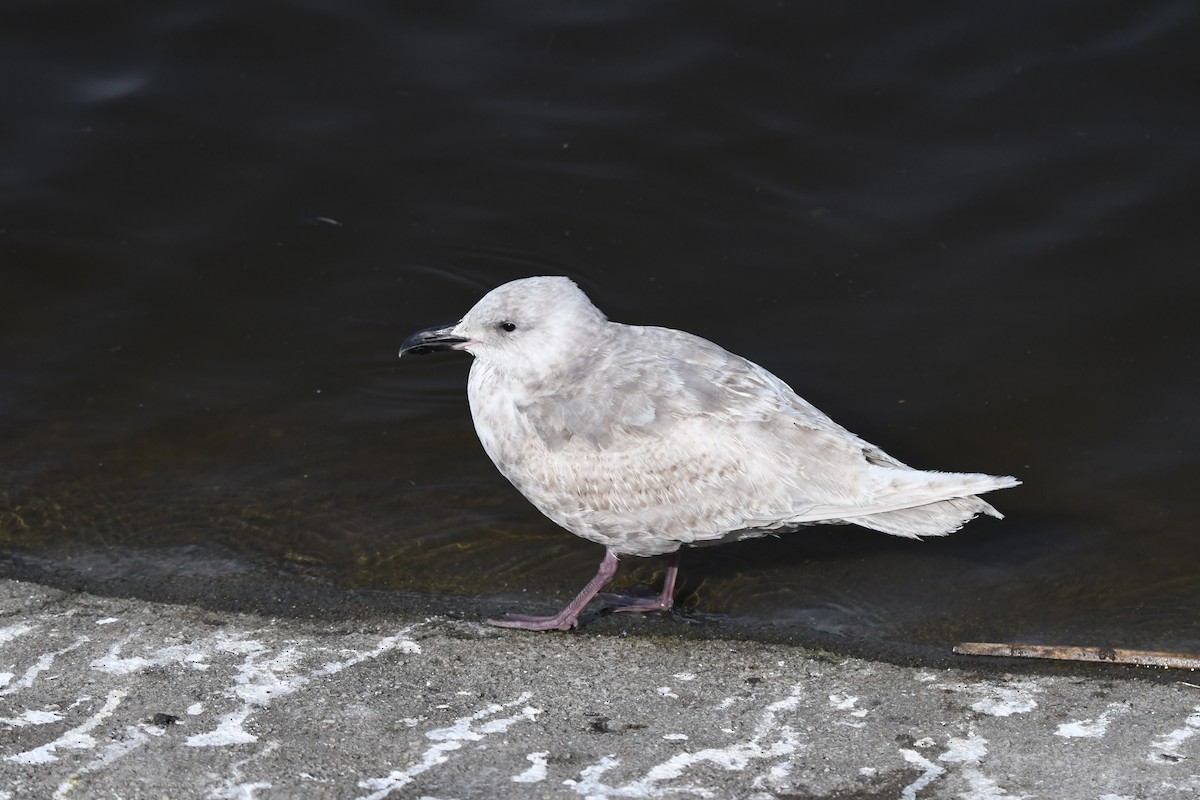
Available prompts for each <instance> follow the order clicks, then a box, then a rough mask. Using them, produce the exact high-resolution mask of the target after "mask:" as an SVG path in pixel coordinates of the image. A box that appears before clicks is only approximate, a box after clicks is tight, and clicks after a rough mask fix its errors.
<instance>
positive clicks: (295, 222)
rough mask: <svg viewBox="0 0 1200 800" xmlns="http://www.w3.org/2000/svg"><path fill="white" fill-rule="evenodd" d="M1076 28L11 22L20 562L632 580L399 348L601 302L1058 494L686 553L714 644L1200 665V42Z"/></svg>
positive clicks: (7, 533) (1152, 32)
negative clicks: (481, 438)
mask: <svg viewBox="0 0 1200 800" xmlns="http://www.w3.org/2000/svg"><path fill="white" fill-rule="evenodd" d="M1077 11H1078V10H1077V9H1076V8H1075V7H1074V6H1068V5H1065V4H1064V5H1061V6H1056V7H1047V6H1045V5H1044V4H1035V5H1030V6H1028V7H1020V8H1014V7H1010V6H1005V7H1004V9H1003V13H1001V11H1000V10H998V9H997V8H995V7H992V6H990V5H987V4H973V3H967V4H961V5H958V6H954V7H953V8H949V9H939V10H934V11H930V12H917V11H913V10H911V9H907V8H904V7H901V6H896V5H893V4H877V7H874V8H870V9H848V8H843V7H841V6H837V5H835V6H831V7H829V8H808V7H801V8H793V7H790V6H779V5H768V6H763V7H761V8H759V7H749V6H747V7H741V6H739V7H737V8H736V9H735V8H734V7H732V6H731V7H729V8H728V9H725V10H720V11H718V12H714V13H716V14H717V16H706V15H705V14H691V13H689V14H688V15H686V16H681V15H679V14H678V12H677V10H674V9H672V7H669V6H665V5H664V6H659V5H657V4H652V3H643V2H636V3H635V2H630V3H617V4H606V5H605V7H604V9H603V10H601V11H597V10H595V9H589V10H587V11H582V10H580V9H577V8H575V7H573V6H570V7H568V6H547V7H536V8H526V9H523V10H521V11H520V12H515V11H514V10H513V9H512V8H511V7H510V6H508V5H507V4H499V3H487V2H478V3H474V4H468V5H466V6H462V5H458V6H456V7H455V10H454V12H453V13H448V12H442V11H438V10H436V9H434V10H427V11H425V12H421V13H417V12H415V11H412V10H410V9H404V8H400V7H397V8H390V7H389V8H366V7H362V8H359V7H338V8H336V9H334V8H317V7H311V8H309V7H306V8H294V9H289V10H287V11H284V12H280V11H278V10H275V11H273V12H272V13H270V14H266V13H260V12H258V11H257V10H255V9H251V8H249V7H243V6H240V5H233V6H229V7H227V8H226V7H219V6H213V5H212V4H209V3H204V4H194V5H189V4H184V5H183V6H180V5H178V4H172V6H171V7H170V8H163V9H161V10H157V11H151V12H147V11H146V9H145V8H143V7H140V6H139V7H134V6H132V5H128V6H122V5H121V4H116V5H115V6H114V5H113V4H107V5H106V6H105V8H104V9H103V10H102V11H101V10H99V9H97V10H96V11H95V12H87V11H86V10H82V9H80V10H78V13H77V14H74V15H72V17H71V19H69V20H68V19H62V18H60V16H59V15H58V13H57V12H56V10H55V9H54V8H52V7H48V6H41V5H38V4H33V5H29V4H26V5H24V6H19V7H13V8H9V9H5V10H4V11H3V12H0V18H2V19H3V23H4V24H2V25H0V45H2V46H3V47H4V48H5V52H6V53H8V56H9V63H10V64H11V65H12V70H13V74H20V75H22V76H23V79H22V80H21V81H15V82H12V85H10V86H8V87H7V88H6V92H7V93H8V104H7V106H6V107H7V108H9V109H10V112H11V113H10V115H9V117H10V125H9V133H10V138H9V140H8V146H7V147H6V148H5V149H4V152H3V154H2V155H0V212H2V214H0V264H3V271H4V278H5V297H6V298H8V300H9V302H8V303H7V304H6V307H5V313H4V314H3V315H0V442H2V445H0V447H2V452H3V460H2V462H0V469H2V472H0V476H2V479H0V571H2V572H3V574H6V575H13V576H26V577H32V578H36V579H39V580H46V581H51V582H56V583H59V584H63V585H84V586H88V587H90V588H93V589H99V590H103V591H110V592H128V593H131V594H142V595H153V596H175V597H181V598H185V599H190V600H195V601H198V602H219V601H221V600H222V592H223V588H222V587H225V586H228V585H233V584H234V583H237V582H239V581H240V582H241V583H238V585H239V586H242V587H243V590H242V591H243V594H240V595H237V601H236V602H237V603H239V604H241V605H244V606H245V607H255V605H254V604H255V601H256V599H258V600H261V601H262V602H263V603H267V602H268V601H269V600H270V599H271V598H273V597H277V596H278V597H284V596H287V597H289V598H293V600H294V602H295V603H297V604H300V605H301V606H302V605H303V603H304V602H305V600H304V598H305V597H313V598H320V599H319V601H318V600H313V601H311V602H312V603H314V605H312V606H311V607H310V608H309V609H308V611H311V613H326V612H328V613H333V612H332V609H331V608H329V606H328V605H327V604H330V603H335V602H336V601H334V600H331V599H330V598H331V597H338V596H351V595H352V594H353V592H352V591H350V590H356V591H360V592H370V593H371V594H370V601H369V602H370V603H374V604H378V605H379V606H380V607H384V606H385V605H386V602H388V598H390V597H393V596H396V597H399V596H401V595H403V596H404V597H408V598H420V597H422V596H424V597H425V598H426V599H425V600H413V602H428V603H429V607H431V608H435V609H436V608H459V609H466V608H467V606H466V605H464V603H465V598H480V599H479V600H478V605H477V606H471V607H470V608H469V609H468V610H466V611H464V613H472V614H485V613H495V612H496V611H500V610H504V609H505V608H509V607H516V606H518V605H519V606H520V607H523V608H524V607H529V606H531V605H535V604H537V603H543V604H544V605H545V607H546V608H547V609H552V608H554V607H556V606H558V605H560V604H561V602H562V601H563V600H565V599H568V598H569V597H570V596H571V595H572V594H573V591H574V589H575V588H577V586H578V584H580V583H581V581H582V580H583V579H586V577H587V576H588V575H590V574H591V573H592V571H593V570H594V568H595V564H596V563H597V561H598V560H599V557H600V552H599V548H596V547H594V546H592V545H589V544H587V543H585V542H580V541H578V540H575V539H574V537H571V536H570V535H569V534H566V533H564V532H561V531H558V530H557V529H556V528H555V527H554V526H553V525H552V524H551V523H549V522H547V521H545V520H543V519H541V518H540V517H539V516H538V515H537V513H536V512H535V511H533V510H532V509H531V508H529V507H528V506H527V505H526V504H525V502H524V501H523V500H522V499H521V498H520V497H519V496H518V495H517V494H516V492H515V491H514V490H512V489H511V487H509V486H507V484H506V483H504V481H503V479H502V478H500V477H499V476H498V475H496V474H495V473H494V471H493V469H492V467H491V465H490V464H489V463H488V461H487V459H486V457H484V455H483V453H482V452H481V450H480V449H479V445H478V443H477V442H476V441H475V437H474V434H473V432H472V430H471V427H470V420H469V417H468V414H467V409H466V403H465V398H464V397H463V392H462V386H463V382H464V376H465V372H466V369H467V365H466V364H465V363H462V362H459V363H449V362H446V363H441V364H423V365H421V368H420V369H409V368H407V367H406V366H405V365H403V364H401V363H399V362H397V361H396V360H395V350H396V348H397V347H398V345H399V342H400V340H401V339H402V338H403V336H404V335H405V334H406V333H407V332H408V331H410V330H412V329H415V328H417V327H422V326H424V325H428V324H433V323H438V322H443V321H449V319H450V317H449V316H448V315H453V314H457V313H460V312H461V310H462V309H464V308H467V307H469V306H470V305H471V303H473V302H474V300H476V299H477V298H478V297H479V296H480V295H481V294H482V293H483V291H485V290H486V289H487V288H489V287H491V286H494V285H496V284H498V283H501V282H503V281H504V280H507V279H510V278H515V277H520V276H523V275H530V274H567V275H570V276H572V277H574V278H576V279H577V280H578V281H579V282H580V284H581V285H582V286H583V288H584V289H585V290H586V291H587V292H588V293H589V294H590V295H591V296H592V298H593V299H594V300H595V302H596V304H597V305H598V306H600V307H601V308H604V309H605V310H606V311H607V312H608V313H609V314H610V315H611V316H612V318H613V319H617V320H620V321H623V322H632V323H641V324H662V325H667V326H670V327H676V328H681V329H684V330H690V331H694V332H696V333H698V334H700V335H703V336H705V337H706V338H709V339H712V340H714V341H719V342H721V343H722V344H723V345H724V346H726V347H728V348H729V349H731V350H732V351H734V352H736V353H739V354H741V355H745V356H747V357H749V358H751V359H752V360H754V361H756V362H758V363H761V364H763V366H765V367H766V368H768V369H770V370H771V371H772V372H774V373H775V374H777V375H779V376H780V377H781V378H783V379H784V380H786V381H788V382H789V383H791V384H792V385H793V386H794V387H795V388H796V389H797V391H798V392H799V393H800V394H801V395H802V396H804V397H805V398H807V399H809V400H810V401H812V402H813V403H814V404H816V405H817V406H818V407H820V408H822V409H825V410H827V411H828V412H830V413H831V415H832V416H834V417H835V418H836V419H838V421H839V422H841V423H843V424H845V425H846V426H847V427H848V428H849V429H851V430H853V431H855V432H857V433H859V434H860V435H862V436H863V437H864V438H866V439H868V440H870V441H874V442H878V443H879V444H880V445H881V446H882V447H883V448H884V449H886V450H889V451H891V452H899V453H903V454H904V455H905V460H906V461H909V462H910V463H912V464H913V465H914V466H917V467H928V466H938V467H945V468H948V469H970V470H981V471H987V472H994V473H1000V474H1008V473H1011V474H1016V475H1019V476H1020V477H1021V478H1022V479H1023V480H1024V481H1025V486H1023V487H1021V488H1019V489H1015V490H1012V491H1010V492H1005V493H1004V494H1003V495H1002V496H998V497H997V500H996V502H997V504H998V507H999V508H1000V509H1001V511H1003V512H1004V513H1005V514H1006V515H1008V519H1007V520H1006V521H1005V522H1003V523H993V522H992V521H990V520H980V521H977V522H975V523H973V524H972V525H971V526H970V527H969V528H967V529H965V530H964V531H962V532H960V533H959V534H956V535H955V536H953V537H950V538H949V539H946V540H937V541H927V542H923V543H913V542H894V541H890V540H887V539H886V538H885V537H881V536H878V535H873V534H870V533H867V532H861V533H860V532H856V531H853V530H852V529H848V528H836V529H814V530H810V531H804V532H802V533H799V534H794V535H790V536H786V537H783V538H780V539H766V540H762V541H755V542H746V543H742V544H737V545H730V546H725V547H722V548H719V549H704V550H696V551H689V552H687V553H686V554H685V558H684V561H683V567H682V580H683V585H682V587H681V591H682V592H683V593H684V594H683V597H684V601H683V602H684V604H685V605H686V606H688V607H690V608H693V609H695V614H696V615H697V618H700V619H703V620H705V621H709V620H711V621H712V626H713V627H716V628H719V629H721V630H737V631H746V632H753V631H762V632H764V633H771V632H774V633H778V632H781V631H782V632H783V633H784V634H787V635H793V634H794V635H796V636H801V637H802V636H805V635H809V634H810V633H812V632H816V633H817V634H822V633H823V634H828V635H830V636H832V637H834V638H837V637H840V638H842V639H844V640H846V641H847V642H851V641H885V642H892V643H898V644H904V645H914V644H915V645H930V646H934V647H941V646H943V645H945V644H946V643H948V642H951V641H953V640H955V639H957V638H976V639H979V638H982V639H1006V638H1011V639H1023V640H1029V641H1046V642H1050V641H1063V640H1070V641H1072V642H1074V643H1082V644H1093V643H1102V644H1113V645H1117V644H1125V645H1130V646H1145V647H1160V648H1171V647H1178V648H1181V649H1188V648H1190V649H1193V650H1195V649H1197V648H1200V633H1198V632H1197V628H1196V625H1195V621H1194V611H1193V609H1194V608H1195V606H1196V601H1197V599H1198V595H1200V577H1198V576H1197V567H1196V565H1197V564H1200V538H1198V537H1196V536H1194V535H1193V534H1192V530H1193V528H1194V524H1193V522H1192V521H1193V520H1194V519H1195V517H1196V512H1197V511H1198V510H1200V509H1198V508H1197V505H1198V501H1197V499H1196V497H1197V496H1196V493H1195V491H1194V487H1195V483H1196V476H1197V474H1198V470H1197V458H1196V453H1197V452H1200V449H1198V447H1197V445H1198V444H1200V441H1198V437H1197V432H1198V428H1200V425H1198V420H1197V416H1196V414H1195V409H1194V406H1195V397H1196V391H1197V385H1196V380H1197V377H1196V376H1197V375H1198V374H1200V371H1198V370H1196V368H1195V358H1196V347H1195V344H1196V342H1197V328H1196V321H1195V313H1194V309H1195V306H1196V303H1197V299H1198V298H1200V291H1198V289H1200V286H1198V284H1200V278H1198V277H1197V273H1196V271H1195V270H1194V269H1193V266H1194V264H1193V263H1192V262H1193V261H1194V258H1193V254H1194V253H1195V252H1197V251H1198V250H1200V247H1198V246H1197V245H1200V242H1197V241H1196V239H1197V234H1196V233H1195V226H1194V225H1192V224H1191V222H1190V220H1191V217H1192V216H1193V215H1192V213H1191V212H1192V210H1193V208H1194V202H1193V199H1192V193H1193V187H1194V186H1195V184H1196V180H1197V177H1198V175H1197V172H1198V166H1200V144H1198V142H1200V137H1197V136H1196V130H1195V119H1194V114H1193V111H1192V109H1193V106H1194V103H1193V102H1192V101H1191V97H1192V94H1193V87H1192V86H1191V83H1190V82H1189V76H1191V75H1192V74H1194V73H1195V64H1194V63H1193V62H1194V60H1195V59H1196V58H1197V55H1196V52H1195V48H1194V46H1193V43H1192V42H1191V40H1190V39H1189V38H1188V37H1187V36H1186V35H1185V34H1184V32H1185V31H1188V30H1190V29H1192V28H1193V27H1194V24H1195V22H1196V21H1197V20H1196V17H1197V15H1198V14H1200V11H1198V10H1197V9H1196V7H1195V5H1194V4H1191V3H1186V2H1166V1H1164V0H1159V2H1154V3H1150V4H1140V5H1136V6H1132V5H1131V6H1128V7H1118V6H1113V7H1110V8H1106V9H1089V13H1088V14H1086V15H1081V14H1078V13H1077ZM1030 31H1033V32H1034V33H1032V34H1031V33H1030ZM317 218H328V219H332V220H336V221H337V222H338V223H340V225H330V224H308V223H309V222H310V221H311V220H313V219H317ZM661 570H662V563H661V561H659V560H653V559H651V560H645V561H642V560H631V561H629V562H627V563H626V565H625V566H624V567H623V569H622V572H621V574H620V578H621V581H622V582H623V584H624V585H631V584H634V583H638V582H652V581H653V580H654V579H655V578H656V576H658V575H660V574H661ZM256 581H257V583H256ZM268 585H269V586H270V587H271V589H270V591H267V590H265V589H264V587H266V586H268ZM289 592H292V594H288V593H289ZM339 593H340V594H339ZM355 596H357V595H355ZM430 597H432V599H429V598H430ZM289 602H292V600H289ZM323 604H324V605H323ZM308 611H306V612H305V613H308ZM620 624H622V625H627V624H630V623H629V622H628V621H622V622H621V623H620ZM646 624H647V625H653V624H654V621H653V620H651V621H648V622H647V623H646Z"/></svg>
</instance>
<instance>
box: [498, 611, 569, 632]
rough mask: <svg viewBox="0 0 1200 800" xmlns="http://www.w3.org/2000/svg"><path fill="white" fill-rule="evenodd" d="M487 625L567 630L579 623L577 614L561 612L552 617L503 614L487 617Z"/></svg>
mask: <svg viewBox="0 0 1200 800" xmlns="http://www.w3.org/2000/svg"><path fill="white" fill-rule="evenodd" d="M487 622H488V625H495V626H496V627H498V628H517V629H518V630H522V631H569V630H571V628H574V627H575V626H577V625H578V624H579V615H578V614H568V613H566V612H563V613H561V614H555V615H554V616H552V617H537V616H533V615H530V614H505V615H504V616H503V617H499V618H497V619H489V620H488V621H487Z"/></svg>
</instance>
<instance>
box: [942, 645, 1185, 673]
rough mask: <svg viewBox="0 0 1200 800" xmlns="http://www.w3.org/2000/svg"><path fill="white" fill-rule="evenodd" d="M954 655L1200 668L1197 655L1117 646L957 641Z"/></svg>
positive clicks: (1169, 667)
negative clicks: (1128, 648)
mask: <svg viewBox="0 0 1200 800" xmlns="http://www.w3.org/2000/svg"><path fill="white" fill-rule="evenodd" d="M954 652H956V653H958V654H959V655H964V656H1000V657H1003V658H1050V659H1055V660H1057V661H1102V662H1105V663H1108V664H1133V665H1135V666H1139V667H1163V668H1165V669H1200V656H1193V655H1187V654H1184V653H1159V652H1155V651H1153V650H1127V649H1124V648H1120V647H1071V646H1069V645H1044V644H1000V643H997V642H959V643H958V644H956V645H954Z"/></svg>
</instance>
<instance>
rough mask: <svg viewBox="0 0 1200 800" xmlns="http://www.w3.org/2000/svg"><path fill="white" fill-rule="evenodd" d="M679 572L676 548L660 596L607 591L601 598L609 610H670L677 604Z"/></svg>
mask: <svg viewBox="0 0 1200 800" xmlns="http://www.w3.org/2000/svg"><path fill="white" fill-rule="evenodd" d="M678 573H679V551H678V550H676V551H675V552H674V553H672V554H671V563H670V564H668V565H667V575H666V577H664V578H663V588H662V591H661V592H659V593H658V597H630V596H629V595H624V594H611V593H608V592H605V593H604V594H602V595H600V598H601V599H602V600H604V607H605V608H606V609H608V610H609V611H669V610H670V609H671V606H673V605H674V604H675V576H676V575H677V574H678Z"/></svg>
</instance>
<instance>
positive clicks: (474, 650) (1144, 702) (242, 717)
mask: <svg viewBox="0 0 1200 800" xmlns="http://www.w3.org/2000/svg"><path fill="white" fill-rule="evenodd" d="M1189 682H1190V683H1200V680H1197V679H1196V678H1195V677H1194V676H1191V675H1189V674H1186V673H1185V674H1182V675H1180V676H1179V680H1162V679H1161V676H1160V679H1159V680H1145V679H1141V678H1139V677H1136V676H1134V677H1130V673H1129V672H1128V671H1122V670H1115V669H1112V668H1103V667H1097V668H1090V667H1089V668H1081V669H1079V670H1077V671H1064V670H1057V671H1053V672H1047V673H1046V674H1038V673H1036V672H1031V671H1025V672H1022V673H1021V674H1011V673H1004V672H994V673H993V672H989V671H986V670H969V669H961V668H948V669H944V668H939V669H931V668H920V667H917V668H913V667H904V666H897V665H892V664H884V663H875V662H870V661H864V660H860V659H855V658H844V657H840V656H833V655H830V654H828V653H823V652H819V651H813V650H804V649H799V648H795V647H788V646H783V645H773V644H761V643H755V642H745V641H721V640H715V639H708V640H703V641H695V640H688V641H680V640H673V639H668V638H663V637H656V638H643V637H622V636H619V635H611V634H610V635H597V634H592V633H588V632H587V631H586V630H585V631H584V632H582V633H572V634H566V635H553V634H552V635H547V634H527V633H521V632H516V631H501V630H497V629H493V628H489V627H487V626H485V625H482V624H479V623H476V622H463V621H455V620H451V619H447V618H439V617H434V618H428V619H427V618H407V619H402V618H395V619H393V620H389V621H388V622H387V623H386V624H381V623H379V622H378V621H374V622H369V623H354V622H350V621H339V622H336V623H314V622H311V621H297V620H279V619H270V618H264V617H256V616H250V615H240V614H232V613H225V612H214V611H209V610H204V609H199V608H194V607H189V606H176V605H166V604H156V603H147V602H143V601H137V600H125V599H109V598H101V597H96V596H93V595H87V594H73V593H67V592H63V591H59V590H56V589H49V588H45V587H42V586H39V585H36V584H30V583H21V582H17V581H0V799H4V800H7V799H9V798H26V797H79V798H96V797H114V798H115V797H119V798H124V799H125V800H133V798H156V799H157V798H162V797H170V798H291V797H332V798H359V797H374V798H383V797H396V798H418V797H429V798H443V800H448V798H460V799H461V798H510V797H511V798H541V797H576V796H578V797H589V798H618V797H621V798H628V797H635V798H637V797H717V798H764V799H765V798H783V797H839V798H847V797H863V798H866V797H897V798H914V799H915V798H949V797H966V798H990V797H1002V796H1012V797H1020V796H1028V797H1043V798H1057V799H1058V800H1073V799H1074V798H1089V800H1095V799H1096V798H1107V799H1109V800H1115V799H1116V798H1152V797H1165V798H1174V797H1179V798H1184V797H1192V796H1195V794H1196V793H1197V792H1200V688H1196V687H1195V686H1192V685H1189Z"/></svg>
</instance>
